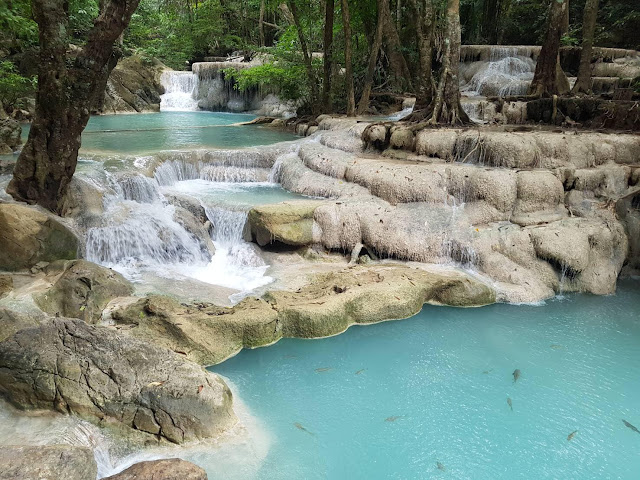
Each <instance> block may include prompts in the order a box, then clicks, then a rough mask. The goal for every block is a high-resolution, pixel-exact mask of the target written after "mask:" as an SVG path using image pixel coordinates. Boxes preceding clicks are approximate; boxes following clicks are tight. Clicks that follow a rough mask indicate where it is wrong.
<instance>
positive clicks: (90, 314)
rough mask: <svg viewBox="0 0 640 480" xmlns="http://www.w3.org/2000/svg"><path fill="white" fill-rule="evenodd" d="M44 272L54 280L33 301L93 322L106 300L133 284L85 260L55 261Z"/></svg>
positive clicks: (46, 308)
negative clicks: (49, 286)
mask: <svg viewBox="0 0 640 480" xmlns="http://www.w3.org/2000/svg"><path fill="white" fill-rule="evenodd" d="M46 272H47V274H48V276H49V277H53V279H54V280H53V282H54V283H53V285H52V286H51V288H50V289H48V290H47V291H46V292H43V293H41V294H39V295H37V296H36V297H35V301H36V303H37V304H38V306H39V307H40V308H41V309H42V310H44V311H45V312H47V313H50V314H52V315H61V316H63V317H70V318H79V319H81V320H84V321H85V322H88V323H95V322H97V321H99V320H100V318H101V317H102V310H103V309H104V307H106V305H107V303H109V302H110V301H111V300H113V299H114V298H117V297H126V296H129V295H131V294H133V286H132V285H131V283H129V281H128V280H126V279H125V278H124V277H123V276H122V275H121V274H119V273H118V272H116V271H114V270H111V269H110V268H106V267H102V266H100V265H96V264H95V263H91V262H88V261H86V260H73V261H67V262H55V263H54V264H52V265H49V266H48V267H47V268H46Z"/></svg>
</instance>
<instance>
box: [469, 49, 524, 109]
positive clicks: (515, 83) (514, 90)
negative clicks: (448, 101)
mask: <svg viewBox="0 0 640 480" xmlns="http://www.w3.org/2000/svg"><path fill="white" fill-rule="evenodd" d="M490 49H491V51H490V54H489V58H488V59H487V60H480V61H476V62H469V63H462V64H461V66H460V73H461V83H462V85H461V86H462V91H463V93H465V94H466V95H467V96H470V97H473V96H496V95H497V96H501V97H504V96H508V95H526V93H527V88H528V87H529V84H530V83H531V80H532V79H533V74H534V72H535V68H536V63H535V61H534V60H533V58H531V56H528V55H523V54H521V53H523V52H521V49H519V48H518V47H499V46H491V47H490Z"/></svg>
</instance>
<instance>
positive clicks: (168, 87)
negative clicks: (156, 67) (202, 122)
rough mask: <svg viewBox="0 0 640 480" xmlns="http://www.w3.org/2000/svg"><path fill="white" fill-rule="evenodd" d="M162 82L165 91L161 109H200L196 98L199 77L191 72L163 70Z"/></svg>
mask: <svg viewBox="0 0 640 480" xmlns="http://www.w3.org/2000/svg"><path fill="white" fill-rule="evenodd" d="M160 82H161V83H162V86H163V87H164V90H165V93H164V95H161V96H160V110H161V111H165V112H166V111H187V112H190V111H195V110H198V100H197V99H196V95H197V89H198V77H197V75H195V74H193V73H191V72H175V71H172V70H167V71H164V72H162V76H161V77H160Z"/></svg>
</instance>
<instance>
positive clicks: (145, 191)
mask: <svg viewBox="0 0 640 480" xmlns="http://www.w3.org/2000/svg"><path fill="white" fill-rule="evenodd" d="M112 184H113V187H114V190H115V191H116V192H117V194H118V197H120V198H121V199H124V200H132V201H134V202H138V203H154V202H157V201H159V200H160V199H161V198H162V195H161V193H160V191H159V190H158V183H157V182H155V181H154V180H153V179H151V178H149V177H145V176H144V175H139V174H138V175H123V176H121V177H120V178H118V179H117V180H116V181H115V182H112Z"/></svg>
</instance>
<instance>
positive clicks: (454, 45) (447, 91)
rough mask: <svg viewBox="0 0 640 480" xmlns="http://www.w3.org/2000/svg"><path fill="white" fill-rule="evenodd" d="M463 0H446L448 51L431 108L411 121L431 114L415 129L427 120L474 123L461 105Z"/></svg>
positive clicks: (460, 123)
mask: <svg viewBox="0 0 640 480" xmlns="http://www.w3.org/2000/svg"><path fill="white" fill-rule="evenodd" d="M460 30H461V29H460V0H447V11H446V28H445V39H444V44H445V51H444V54H443V57H442V70H441V72H440V80H439V83H438V89H437V91H436V94H435V98H434V99H433V100H432V102H431V104H430V105H429V107H428V108H426V109H424V110H423V111H419V112H414V114H412V115H411V116H410V117H409V120H410V121H415V120H416V119H419V118H424V117H425V116H429V119H428V120H427V121H426V122H424V123H419V124H418V125H416V126H414V128H420V127H422V125H424V124H425V123H426V124H427V125H434V124H437V123H443V124H448V125H466V124H470V123H472V122H471V120H470V119H469V116H468V115H467V114H466V112H465V111H464V110H463V109H462V105H461V104H460V80H459V78H458V77H459V70H460V43H461V38H460V37H461V31H460Z"/></svg>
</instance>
